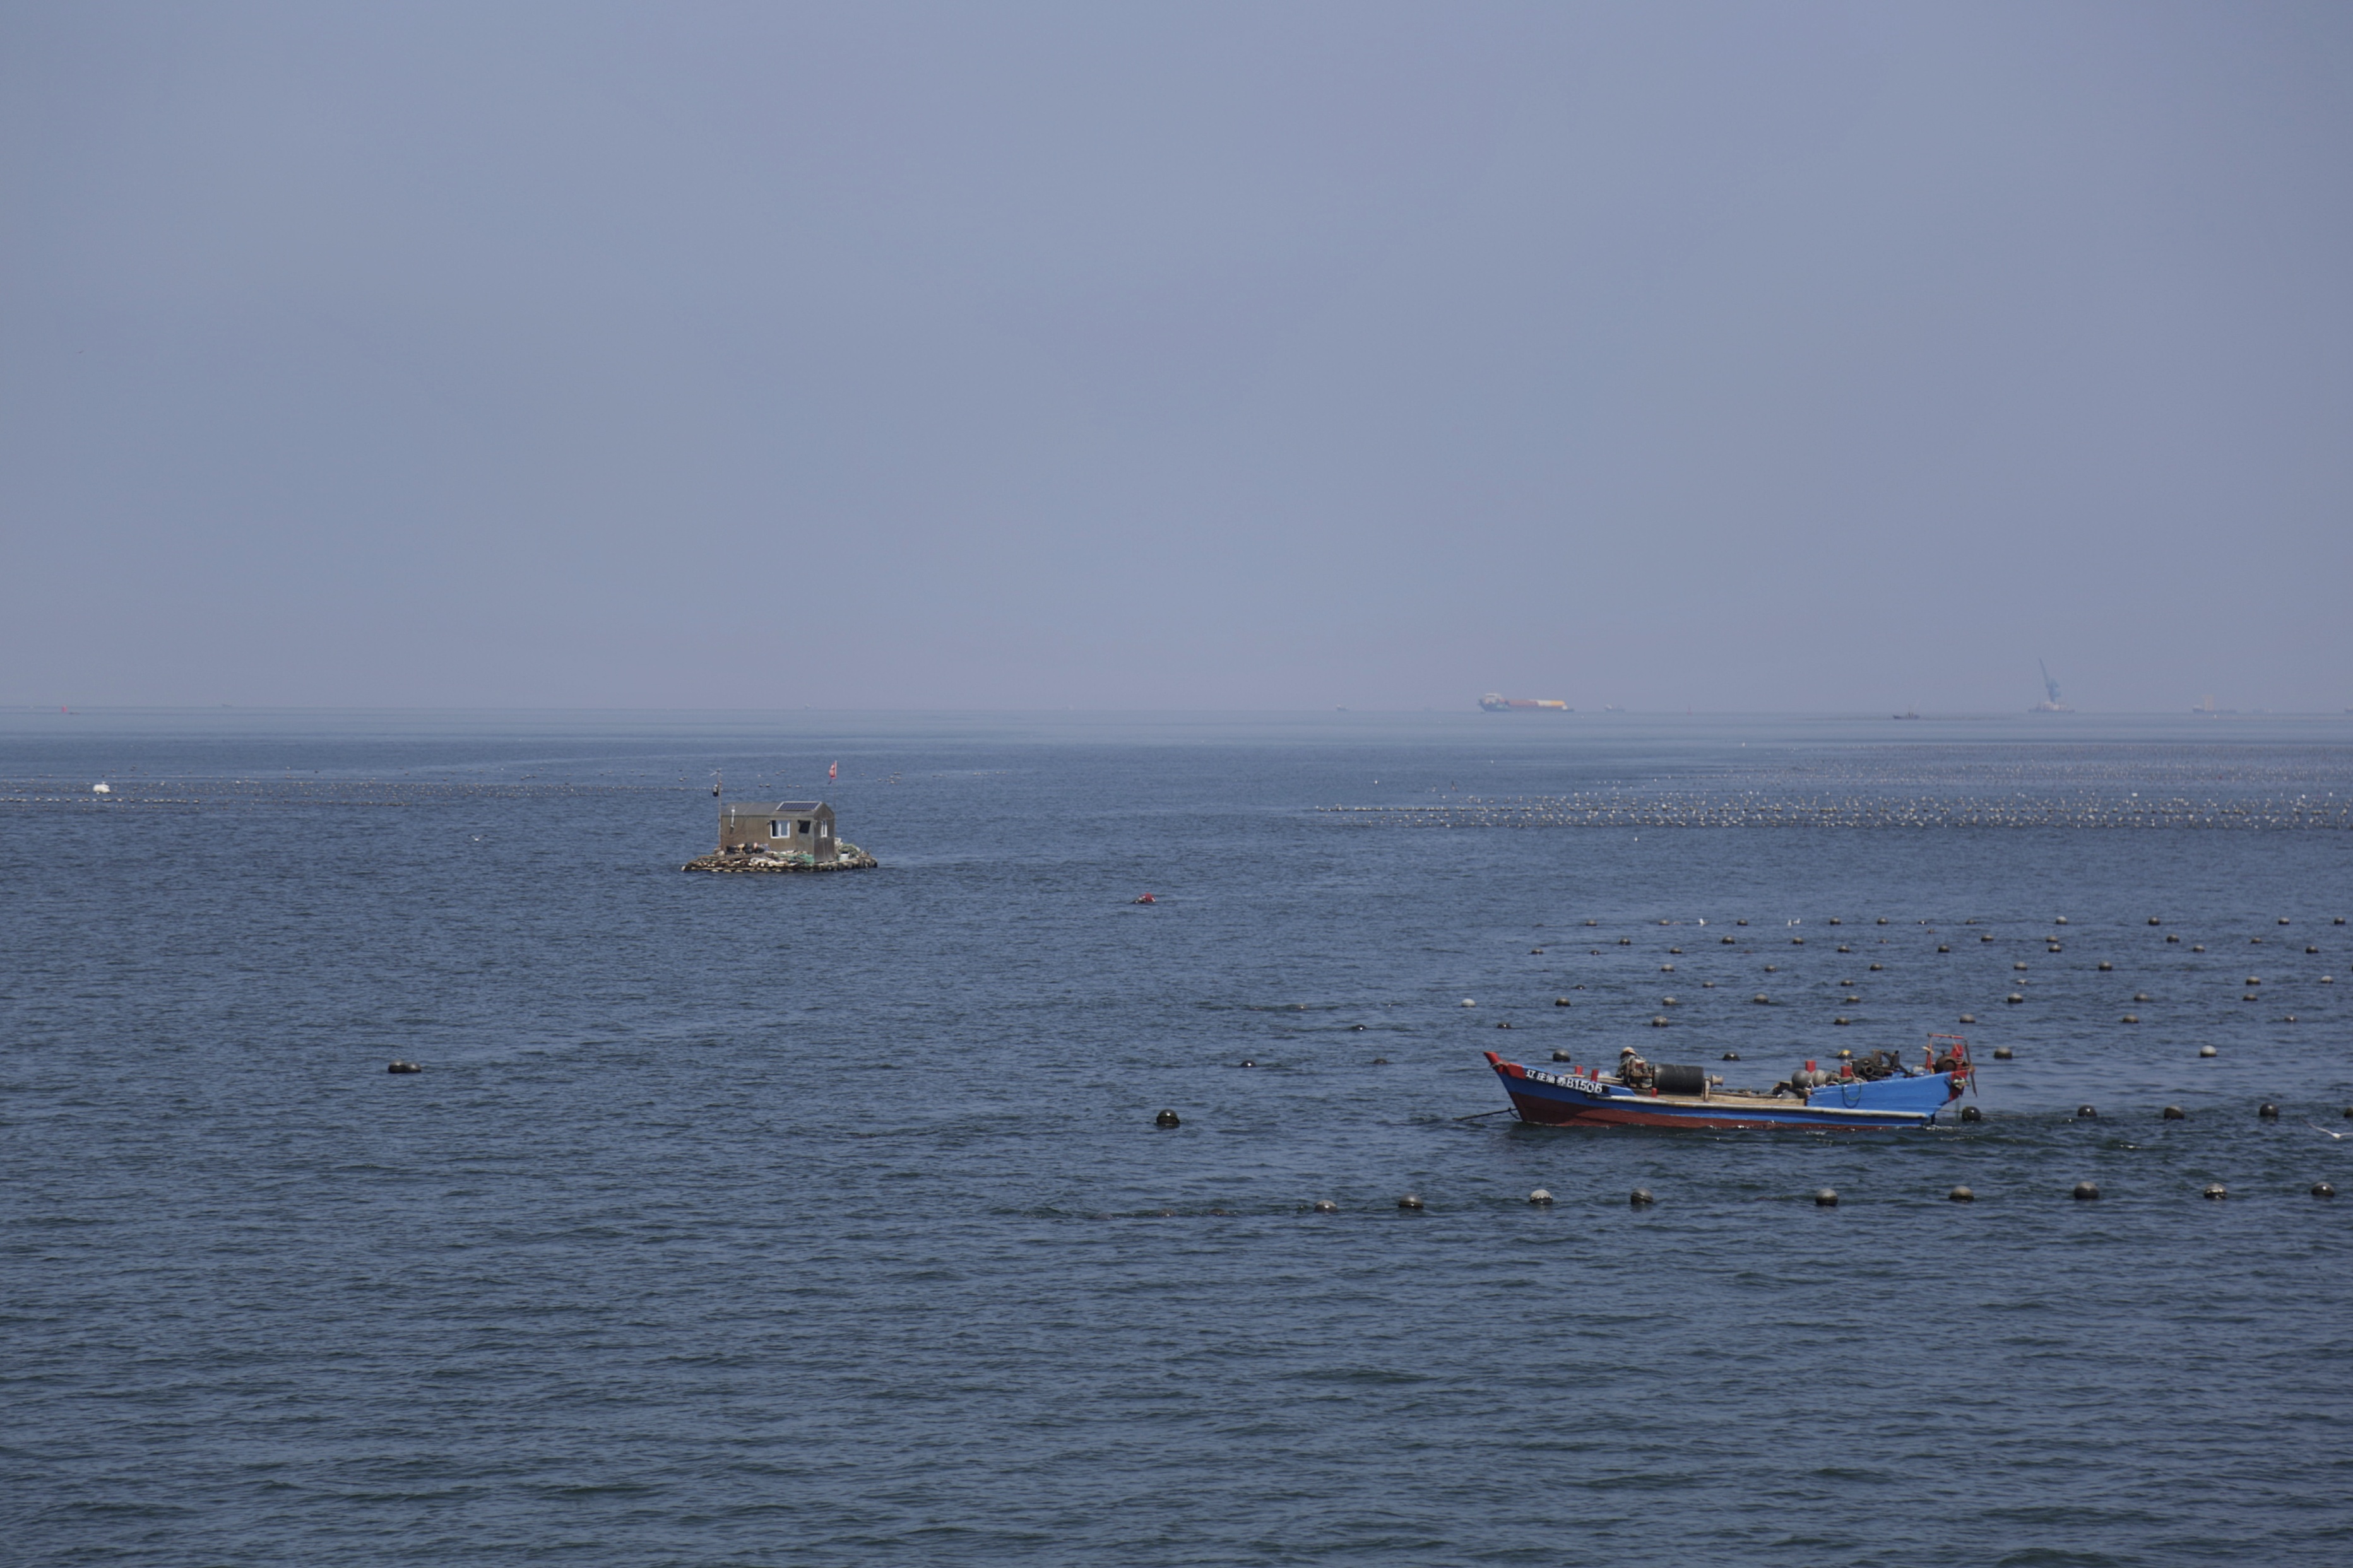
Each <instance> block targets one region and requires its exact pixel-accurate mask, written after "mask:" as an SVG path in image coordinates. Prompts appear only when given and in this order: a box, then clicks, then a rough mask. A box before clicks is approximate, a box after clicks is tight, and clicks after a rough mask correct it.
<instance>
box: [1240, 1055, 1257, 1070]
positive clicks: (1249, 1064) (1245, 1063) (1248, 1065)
mask: <svg viewBox="0 0 2353 1568" xmlns="http://www.w3.org/2000/svg"><path fill="white" fill-rule="evenodd" d="M1242 1066H1244V1067H1246V1068H1254V1067H1256V1066H1258V1063H1256V1062H1254V1061H1252V1060H1250V1058H1248V1057H1244V1058H1242Z"/></svg>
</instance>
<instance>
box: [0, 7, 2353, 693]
mask: <svg viewBox="0 0 2353 1568" xmlns="http://www.w3.org/2000/svg"><path fill="white" fill-rule="evenodd" d="M2348 279H2353V6H2347V5H2343V4H2341V3H2337V0H2330V3H2327V4H2316V5H2293V4H2262V3H2250V4H2237V5H2216V4H2211V3H2209V4H2198V5H2171V4H2163V3H2152V0H2134V3H2131V4H2121V5H2104V4H2093V3H2071V4H2064V5H2051V4H2048V3H2047V0H2036V3H2033V4H2001V3H1988V0H1971V3H1968V4H1953V5H1936V4H1908V5H1836V4H1799V3H1791V0H1774V3H1772V4H1765V5H1692V4H1660V5H1632V4H1613V5H1572V4H1561V3H1546V4H1543V5H1501V4H1491V5H1482V4H1461V5H1427V4H1413V5H1384V4H1377V3H1368V0H1345V3H1343V4H1322V3H1315V0H1292V3H1285V4H1280V5H1267V4H1262V3H1253V4H1248V5H1220V4H1215V3H1203V0H1188V3H1187V4H1182V5H1154V4H1147V3H1142V0H1123V3H1122V4H1119V5H1099V4H1089V5H1077V4H1073V5H1030V4H1021V3H1010V0H1008V3H1003V4H984V5H975V4H970V3H959V4H952V5H892V4H860V5H790V4H782V3H776V0H761V3H758V4H744V5H719V4H702V3H695V0H665V3H664V4H661V5H652V4H645V5H594V4H586V3H583V0H565V3H563V4H560V5H559V4H501V3H497V0H468V3H467V4H463V5H436V4H430V3H426V0H417V3H411V4H403V5H375V6H361V5H314V4H308V3H303V4H286V5H249V4H239V3H236V0H208V3H206V4H204V5H186V4H174V5H137V4H110V3H103V0H97V3H89V4H75V5H58V4H55V3H53V0H37V3H26V0H0V703H7V704H50V705H56V704H86V705H93V706H102V705H109V704H187V705H215V704H219V703H225V702H226V703H233V704H237V705H238V706H247V705H298V706H342V707H385V706H395V707H400V706H430V707H450V706H460V707H472V706H481V707H514V706H557V707H563V706H586V707H628V708H693V709H746V710H756V709H776V708H799V707H804V706H807V707H814V708H819V709H825V708H837V709H839V708H847V709H873V708H885V709H943V708H944V709H956V708H972V709H1039V708H1063V707H1077V708H1082V709H1103V708H1110V709H1238V708H1239V709H1294V710H1306V709H1317V708H1323V709H1327V710H1328V709H1330V708H1333V707H1348V708H1351V709H1421V708H1440V709H1444V708H1461V707H1464V706H1467V705H1469V704H1471V703H1472V702H1474V701H1475V700H1476V699H1477V698H1478V697H1479V695H1480V694H1481V693H1482V692H1488V691H1500V692H1503V693H1504V694H1506V695H1511V696H1521V697H1545V698H1558V699H1563V700H1567V701H1568V702H1570V703H1571V704H1572V705H1574V706H1576V707H1578V708H1580V709H1591V708H1599V707H1600V706H1602V705H1603V704H1605V703H1609V704H1615V705H1617V706H1620V707H1623V708H1629V709H1633V710H1683V709H1686V708H1691V709H1695V710H1699V711H1703V712H1708V711H1717V712H1722V711H1822V710H1852V711H1866V710H1899V709H1904V708H1918V709H1920V710H1924V711H1932V712H1933V711H1978V710H1984V711H2010V712H2014V711H2017V710H2021V709H2022V708H2024V707H2025V706H2027V705H2028V704H2030V703H2031V702H2034V701H2036V700H2040V699H2041V697H2042V686H2041V678H2040V675H2039V673H2038V670H2037V663H2036V661H2037V660H2038V659H2042V660H2047V661H2048V663H2049V665H2050V668H2051V670H2052V674H2053V675H2055V676H2056V677H2058V678H2059V679H2060V680H2061V682H2062V684H2063V690H2064V695H2065V697H2066V699H2067V700H2068V701H2070V702H2071V703H2073V704H2075V705H2076V706H2078V707H2080V708H2082V709H2084V710H2087V711H2091V710H2109V711H2116V710H2134V711H2165V710H2175V711H2179V710H2182V709H2186V708H2187V707H2189V705H2190V704H2192V703H2193V702H2197V701H2200V700H2204V699H2205V698H2206V697H2208V696H2210V695H2211V696H2212V697H2213V698H2214V699H2215V700H2216V701H2217V703H2218V704H2219V705H2220V706H2222V707H2236V708H2240V709H2256V708H2267V709H2270V710H2275V711H2324V712H2328V713H2342V712H2343V711H2345V710H2348V709H2353V608H2349V607H2348V605H2353V594H2348V588H2349V587H2353V286H2348Z"/></svg>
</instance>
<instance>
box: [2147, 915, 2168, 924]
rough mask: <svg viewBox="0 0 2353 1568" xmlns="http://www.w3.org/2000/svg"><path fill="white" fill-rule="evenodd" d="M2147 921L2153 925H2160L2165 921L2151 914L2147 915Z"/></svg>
mask: <svg viewBox="0 0 2353 1568" xmlns="http://www.w3.org/2000/svg"><path fill="white" fill-rule="evenodd" d="M2148 923H2149V924H2151V925H2153V926H2161V925H2163V924H2164V923H2165V922H2164V921H2161V920H2158V918H2157V917H2156V916H2155V915H2151V916H2149V917H2148Z"/></svg>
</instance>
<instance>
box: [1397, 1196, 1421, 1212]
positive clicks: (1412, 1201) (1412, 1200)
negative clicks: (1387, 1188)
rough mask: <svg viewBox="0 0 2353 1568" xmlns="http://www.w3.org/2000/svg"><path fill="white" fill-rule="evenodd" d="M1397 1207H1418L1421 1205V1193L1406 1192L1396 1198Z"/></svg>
mask: <svg viewBox="0 0 2353 1568" xmlns="http://www.w3.org/2000/svg"><path fill="white" fill-rule="evenodd" d="M1398 1207H1399V1208H1401V1209H1419V1207H1421V1194H1419V1193H1408V1194H1406V1195H1405V1196H1403V1197H1401V1198H1399V1199H1398Z"/></svg>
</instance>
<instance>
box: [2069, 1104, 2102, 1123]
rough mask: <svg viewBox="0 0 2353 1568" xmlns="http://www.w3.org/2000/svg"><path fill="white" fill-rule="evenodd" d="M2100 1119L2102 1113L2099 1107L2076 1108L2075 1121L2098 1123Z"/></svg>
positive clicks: (2085, 1106) (2082, 1106) (2080, 1106)
mask: <svg viewBox="0 0 2353 1568" xmlns="http://www.w3.org/2000/svg"><path fill="white" fill-rule="evenodd" d="M2099 1119H2100V1111H2099V1108H2098V1107H2097V1106H2093V1105H2079V1106H2077V1107H2076V1108H2075V1120H2076V1121H2098V1120H2099Z"/></svg>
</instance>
